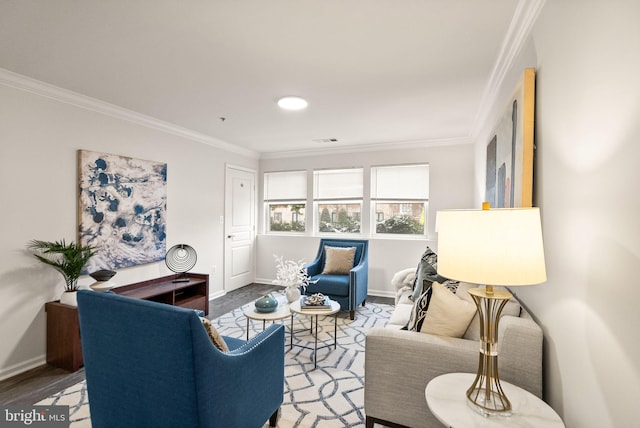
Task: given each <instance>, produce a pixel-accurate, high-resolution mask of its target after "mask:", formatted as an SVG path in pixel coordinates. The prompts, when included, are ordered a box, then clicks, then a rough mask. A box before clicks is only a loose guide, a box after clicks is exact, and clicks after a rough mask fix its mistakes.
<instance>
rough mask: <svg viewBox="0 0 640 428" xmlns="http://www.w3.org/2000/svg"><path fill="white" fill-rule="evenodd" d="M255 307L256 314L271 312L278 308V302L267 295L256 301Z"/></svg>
mask: <svg viewBox="0 0 640 428" xmlns="http://www.w3.org/2000/svg"><path fill="white" fill-rule="evenodd" d="M255 305H256V311H258V312H273V311H275V310H276V309H277V307H278V301H277V300H276V299H274V298H273V297H271V296H270V295H268V294H267V295H266V296H263V297H261V298H259V299H258V300H256V303H255Z"/></svg>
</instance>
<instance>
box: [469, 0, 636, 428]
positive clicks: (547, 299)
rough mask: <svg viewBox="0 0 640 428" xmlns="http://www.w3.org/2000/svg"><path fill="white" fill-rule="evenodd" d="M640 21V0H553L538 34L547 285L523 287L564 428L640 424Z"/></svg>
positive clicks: (537, 196) (537, 195)
mask: <svg viewBox="0 0 640 428" xmlns="http://www.w3.org/2000/svg"><path fill="white" fill-rule="evenodd" d="M638 17H640V2H637V1H631V0H607V1H604V0H599V1H594V0H565V1H560V2H559V1H547V2H546V5H545V7H544V9H543V11H542V13H541V15H540V17H539V18H538V20H537V22H536V24H535V27H534V31H533V43H534V46H535V53H536V56H537V59H536V60H535V61H534V64H533V65H534V66H535V67H536V68H537V80H536V86H537V87H536V91H537V96H536V103H537V106H536V144H537V147H538V150H537V154H536V156H537V158H536V166H535V182H536V184H535V188H534V205H536V206H539V207H541V212H542V221H543V232H544V240H545V253H546V261H547V274H548V281H547V282H546V283H545V284H543V285H539V286H534V287H519V288H518V289H517V290H515V291H517V293H518V296H519V297H520V298H521V299H522V300H523V301H524V303H525V304H526V305H527V306H528V307H529V309H530V310H531V311H532V313H533V314H534V315H535V317H536V318H537V319H538V320H539V322H540V323H541V325H542V326H543V329H544V333H545V349H544V352H545V359H544V370H545V398H546V400H547V401H548V402H549V403H550V404H551V406H552V407H553V408H554V409H555V410H556V411H557V412H558V413H559V414H560V415H561V416H562V417H563V419H564V421H565V424H566V426H567V427H568V428H582V427H598V428H614V427H631V426H637V425H638V420H640V407H639V406H638V397H640V340H639V339H638V326H640V311H639V310H638V301H640V287H638V277H639V275H640V221H639V220H638V215H637V213H638V210H639V209H640V192H638V190H637V185H638V184H639V183H640V168H638V161H639V160H640V120H638V118H639V117H640V79H638V70H640V55H639V54H638V52H640V26H638V23H637V19H638ZM524 62H526V60H525V61H524ZM519 65H522V64H521V63H520V64H519ZM526 65H531V64H526ZM520 71H521V69H515V70H514V71H513V72H512V76H511V78H513V76H516V75H517V74H518V73H520ZM509 87H511V86H509ZM498 107H502V106H501V105H498ZM478 144H479V145H481V148H480V149H478V150H477V151H476V152H477V158H476V165H483V164H484V158H483V156H484V151H483V148H484V145H485V144H486V141H484V140H483V141H480V142H478ZM476 188H477V189H482V188H483V182H482V183H481V184H477V185H476Z"/></svg>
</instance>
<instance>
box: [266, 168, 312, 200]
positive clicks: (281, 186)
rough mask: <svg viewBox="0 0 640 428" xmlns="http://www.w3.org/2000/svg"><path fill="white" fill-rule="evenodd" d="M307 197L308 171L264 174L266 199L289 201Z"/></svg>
mask: <svg viewBox="0 0 640 428" xmlns="http://www.w3.org/2000/svg"><path fill="white" fill-rule="evenodd" d="M306 199H307V172H306V171H287V172H266V173H265V174H264V200H265V201H287V200H306Z"/></svg>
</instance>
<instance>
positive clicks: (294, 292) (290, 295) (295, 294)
mask: <svg viewBox="0 0 640 428" xmlns="http://www.w3.org/2000/svg"><path fill="white" fill-rule="evenodd" d="M284 295H285V296H287V301H288V302H289V303H293V302H296V301H298V299H300V289H299V288H298V287H287V288H286V289H285V290H284Z"/></svg>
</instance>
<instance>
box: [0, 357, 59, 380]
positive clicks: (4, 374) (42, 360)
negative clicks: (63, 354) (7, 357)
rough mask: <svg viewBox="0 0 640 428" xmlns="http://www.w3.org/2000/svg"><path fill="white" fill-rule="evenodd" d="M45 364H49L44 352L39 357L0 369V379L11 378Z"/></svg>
mask: <svg viewBox="0 0 640 428" xmlns="http://www.w3.org/2000/svg"><path fill="white" fill-rule="evenodd" d="M45 364H47V357H46V355H45V354H43V355H40V356H38V357H35V358H31V359H30V360H27V361H22V362H20V363H18V364H14V365H12V366H9V367H5V368H4V369H2V370H0V381H3V380H5V379H9V378H10V377H13V376H15V375H19V374H20V373H24V372H26V371H27V370H31V369H35V368H36V367H40V366H43V365H45Z"/></svg>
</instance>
